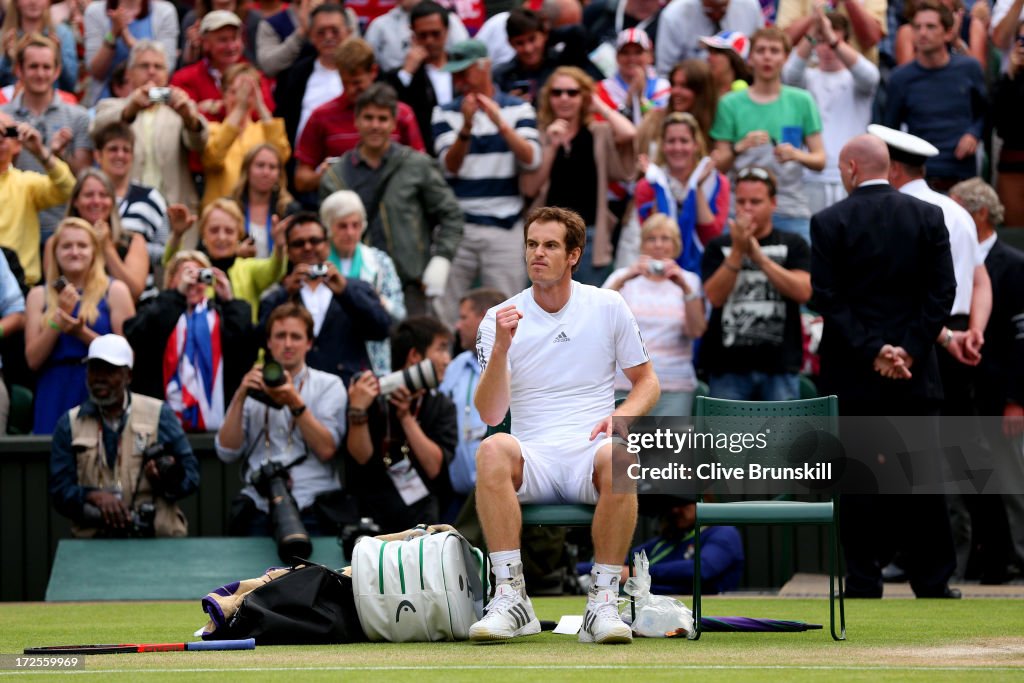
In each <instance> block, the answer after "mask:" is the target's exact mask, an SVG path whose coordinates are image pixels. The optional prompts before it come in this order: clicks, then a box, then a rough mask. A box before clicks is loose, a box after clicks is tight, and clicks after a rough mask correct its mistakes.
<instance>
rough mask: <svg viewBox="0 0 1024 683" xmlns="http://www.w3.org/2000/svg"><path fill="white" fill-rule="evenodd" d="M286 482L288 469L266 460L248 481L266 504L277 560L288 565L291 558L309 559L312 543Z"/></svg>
mask: <svg viewBox="0 0 1024 683" xmlns="http://www.w3.org/2000/svg"><path fill="white" fill-rule="evenodd" d="M293 464H295V463H293ZM288 479H289V475H288V467H286V466H284V465H282V464H281V463H278V462H274V461H272V460H268V461H266V462H264V463H263V464H262V465H260V467H259V469H258V470H256V472H255V474H254V475H253V476H252V478H251V480H250V481H251V483H252V485H253V487H255V489H256V491H257V493H259V494H260V495H261V496H263V497H264V498H266V499H267V502H268V503H269V504H270V523H271V526H272V527H273V532H274V541H275V542H276V543H277V555H278V557H280V558H281V561H283V562H287V563H289V564H291V563H292V562H294V560H295V558H300V559H304V560H305V559H309V556H310V555H312V554H313V543H312V542H311V541H310V540H309V533H308V532H307V531H306V527H305V525H304V524H303V523H302V515H301V514H300V513H299V508H298V506H297V505H296V504H295V499H294V498H292V494H291V492H290V491H289V490H288Z"/></svg>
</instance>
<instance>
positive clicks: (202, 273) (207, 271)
mask: <svg viewBox="0 0 1024 683" xmlns="http://www.w3.org/2000/svg"><path fill="white" fill-rule="evenodd" d="M196 280H197V281H199V282H202V283H203V284H204V285H212V284H213V268H200V269H199V274H198V275H197V276H196Z"/></svg>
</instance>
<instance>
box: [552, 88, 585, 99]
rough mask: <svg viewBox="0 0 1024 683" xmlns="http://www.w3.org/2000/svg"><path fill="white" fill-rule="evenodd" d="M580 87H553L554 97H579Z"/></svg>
mask: <svg viewBox="0 0 1024 683" xmlns="http://www.w3.org/2000/svg"><path fill="white" fill-rule="evenodd" d="M579 94H580V89H579V88H552V89H551V96H552V97H579Z"/></svg>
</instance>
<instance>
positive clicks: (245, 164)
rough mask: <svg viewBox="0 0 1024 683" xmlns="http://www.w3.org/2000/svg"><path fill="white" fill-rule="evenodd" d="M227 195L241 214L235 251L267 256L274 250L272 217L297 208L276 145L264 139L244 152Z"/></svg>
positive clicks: (282, 216)
mask: <svg viewBox="0 0 1024 683" xmlns="http://www.w3.org/2000/svg"><path fill="white" fill-rule="evenodd" d="M231 198H232V199H234V200H235V201H236V202H238V205H239V206H240V207H242V213H244V214H245V226H244V227H245V235H244V237H242V246H241V247H240V248H239V250H238V255H239V256H242V257H245V258H248V257H251V256H257V257H259V258H266V257H268V256H270V252H272V251H273V250H274V235H273V228H274V219H275V218H276V219H277V220H280V219H282V218H284V217H285V216H288V215H290V214H292V213H295V212H296V211H297V210H298V209H299V208H300V207H299V203H298V202H296V201H295V199H294V198H293V197H292V195H291V193H290V192H288V178H287V177H285V172H284V158H283V157H282V156H281V152H280V150H278V148H277V147H275V146H274V145H271V144H270V143H268V142H264V143H261V144H259V145H256V146H255V147H253V148H252V149H250V150H249V151H248V152H246V153H245V158H244V159H243V160H242V173H241V175H240V176H239V178H238V183H237V184H236V185H235V189H234V191H233V192H232V193H231Z"/></svg>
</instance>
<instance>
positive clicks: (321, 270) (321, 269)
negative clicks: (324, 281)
mask: <svg viewBox="0 0 1024 683" xmlns="http://www.w3.org/2000/svg"><path fill="white" fill-rule="evenodd" d="M306 277H308V278H309V279H310V280H319V279H320V278H324V277H327V264H326V263H318V264H316V265H315V266H310V267H309V272H308V273H307V274H306Z"/></svg>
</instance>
